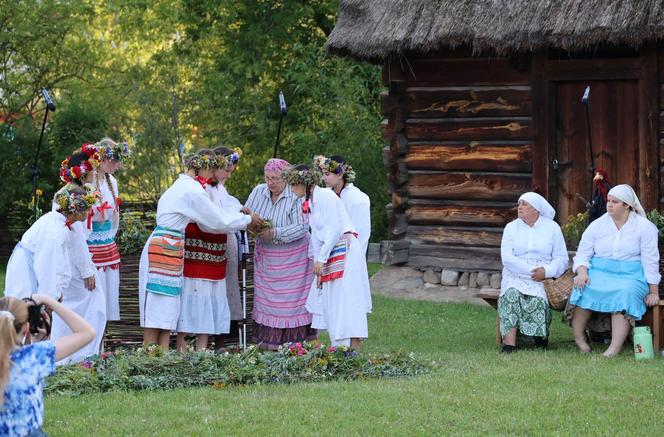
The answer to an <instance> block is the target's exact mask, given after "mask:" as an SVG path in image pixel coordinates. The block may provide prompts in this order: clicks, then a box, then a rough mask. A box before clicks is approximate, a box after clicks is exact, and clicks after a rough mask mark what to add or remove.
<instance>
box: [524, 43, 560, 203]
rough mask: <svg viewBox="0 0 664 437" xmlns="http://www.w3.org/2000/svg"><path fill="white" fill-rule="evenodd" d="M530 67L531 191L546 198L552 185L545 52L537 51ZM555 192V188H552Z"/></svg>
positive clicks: (548, 95) (548, 93)
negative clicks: (531, 105)
mask: <svg viewBox="0 0 664 437" xmlns="http://www.w3.org/2000/svg"><path fill="white" fill-rule="evenodd" d="M532 60H533V67H532V102H533V114H532V117H533V121H532V123H533V143H532V148H531V151H530V152H531V156H532V158H533V159H532V161H529V162H530V164H531V169H532V173H533V176H532V185H533V187H532V189H533V191H536V192H538V193H539V194H541V195H542V196H544V197H545V198H548V196H549V193H550V192H552V191H550V186H551V185H553V184H552V183H551V182H552V178H551V174H550V173H549V162H550V161H551V159H550V150H551V149H550V147H551V144H550V143H549V139H550V135H549V126H550V123H551V121H550V120H549V113H550V106H551V105H550V104H549V99H550V95H551V94H550V92H549V91H550V88H551V86H550V85H549V82H548V80H547V79H546V78H545V76H544V72H543V66H544V64H545V63H546V52H545V51H542V50H540V51H538V52H536V53H535V54H534V55H533V58H532ZM553 192H555V187H553Z"/></svg>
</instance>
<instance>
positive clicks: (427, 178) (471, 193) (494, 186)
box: [406, 171, 531, 202]
mask: <svg viewBox="0 0 664 437" xmlns="http://www.w3.org/2000/svg"><path fill="white" fill-rule="evenodd" d="M530 186H531V178H530V175H529V174H515V173H508V174H503V173H480V172H475V173H462V172H445V173H437V172H435V173H434V172H421V171H418V172H410V173H409V175H408V184H407V185H406V188H407V190H408V194H409V195H410V196H411V197H426V198H437V199H477V200H503V201H514V202H516V200H517V199H518V198H519V196H520V195H521V194H523V193H524V192H526V191H529V190H530Z"/></svg>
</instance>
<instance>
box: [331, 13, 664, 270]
mask: <svg viewBox="0 0 664 437" xmlns="http://www.w3.org/2000/svg"><path fill="white" fill-rule="evenodd" d="M327 50H328V53H331V54H334V55H338V56H347V57H351V58H354V59H359V60H364V61H368V62H371V63H374V64H376V65H380V67H381V69H382V79H383V83H384V85H385V89H386V91H385V92H384V93H383V95H382V102H381V107H382V113H383V115H384V119H383V122H382V126H380V129H381V130H382V137H383V139H384V140H385V143H386V147H385V148H384V157H385V165H386V169H387V173H388V178H389V189H390V191H391V198H392V202H391V204H390V205H388V215H389V235H390V239H391V240H392V241H394V242H396V243H390V244H391V245H392V246H393V247H395V248H396V249H398V251H400V253H402V254H403V253H405V254H406V255H405V257H401V258H400V260H402V261H406V262H407V263H408V265H410V266H413V267H416V268H420V269H424V268H432V267H433V268H436V269H454V270H458V271H497V270H500V269H501V263H500V253H499V252H500V240H501V235H502V230H503V227H504V225H505V224H506V223H508V222H509V221H510V220H513V219H514V218H515V217H516V208H515V206H516V201H517V199H518V197H519V195H520V194H521V193H523V192H525V191H530V190H533V191H536V192H539V193H540V194H542V195H544V196H545V197H546V198H547V199H549V201H550V202H551V204H552V205H554V207H555V208H556V211H557V220H558V222H559V223H561V224H564V223H565V222H566V220H567V217H568V216H569V215H572V214H576V213H578V212H581V211H584V210H585V207H586V206H585V205H586V200H585V199H589V198H590V196H591V192H592V191H591V190H592V177H593V174H592V173H590V172H589V164H590V161H591V156H592V159H593V161H594V164H595V166H596V167H598V168H604V169H606V170H607V171H608V173H609V179H610V181H611V182H612V183H613V184H617V183H628V184H630V185H632V186H633V187H634V188H635V190H636V191H637V194H638V195H639V197H640V199H641V202H642V203H643V204H644V207H645V208H646V210H650V209H653V208H661V207H662V204H663V202H664V199H662V197H661V196H662V194H663V193H664V191H663V190H662V189H661V187H662V186H663V183H664V181H663V180H662V177H663V172H662V171H661V166H662V164H664V153H661V151H662V148H663V147H664V132H663V131H660V128H661V127H664V123H661V118H662V114H664V112H662V111H663V110H664V92H661V91H662V87H663V86H664V2H661V1H655V0H633V1H621V0H547V1H531V0H472V1H471V0H465V1H464V0H390V1H385V0H341V1H340V10H339V15H338V20H337V22H336V25H335V27H334V29H333V31H332V32H331V34H330V35H329V37H328V42H327ZM587 86H590V89H591V91H590V99H589V104H588V106H587V108H588V118H586V106H584V105H583V104H582V102H581V97H582V95H583V92H584V89H585V88H586V87H587ZM376 128H377V129H378V126H377V127H376ZM589 133H590V135H588V134H589ZM589 137H590V138H591V139H592V140H591V141H589ZM590 143H591V144H592V151H591V150H590V147H589V144H590ZM387 246H388V247H387V248H388V249H389V244H388V245H387ZM404 248H407V249H405V250H404Z"/></svg>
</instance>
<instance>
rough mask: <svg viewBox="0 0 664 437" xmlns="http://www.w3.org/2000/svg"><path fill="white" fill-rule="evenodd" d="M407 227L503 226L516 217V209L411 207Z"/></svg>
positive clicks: (453, 206)
mask: <svg viewBox="0 0 664 437" xmlns="http://www.w3.org/2000/svg"><path fill="white" fill-rule="evenodd" d="M406 217H407V220H408V224H409V225H448V226H455V225H457V226H467V225H475V226H505V225H506V224H507V223H508V222H510V221H512V220H513V219H514V218H515V217H516V208H515V207H514V206H512V207H509V208H496V207H485V206H484V207H483V206H455V205H449V206H438V205H431V206H411V207H410V208H408V210H407V211H406Z"/></svg>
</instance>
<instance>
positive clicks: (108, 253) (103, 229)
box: [88, 220, 120, 270]
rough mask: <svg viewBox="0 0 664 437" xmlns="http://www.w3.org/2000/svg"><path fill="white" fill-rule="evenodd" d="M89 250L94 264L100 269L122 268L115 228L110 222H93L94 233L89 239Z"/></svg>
mask: <svg viewBox="0 0 664 437" xmlns="http://www.w3.org/2000/svg"><path fill="white" fill-rule="evenodd" d="M88 248H89V250H90V253H91V254H92V262H94V264H95V266H96V267H97V268H98V269H103V270H106V269H107V268H109V267H110V268H111V269H113V270H115V269H118V268H119V267H120V251H119V250H118V246H117V244H115V237H114V235H113V226H112V223H111V221H110V220H106V221H103V222H92V232H91V233H90V236H89V237H88Z"/></svg>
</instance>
